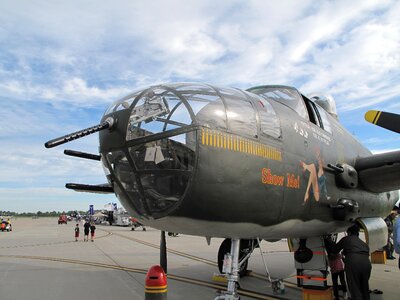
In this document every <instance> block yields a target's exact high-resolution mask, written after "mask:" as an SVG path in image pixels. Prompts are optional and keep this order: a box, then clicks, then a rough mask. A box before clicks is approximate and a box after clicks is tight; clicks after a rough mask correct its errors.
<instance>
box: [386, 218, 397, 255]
mask: <svg viewBox="0 0 400 300" xmlns="http://www.w3.org/2000/svg"><path fill="white" fill-rule="evenodd" d="M396 215H397V214H396V212H394V211H392V213H391V214H390V215H389V216H387V217H386V218H385V222H386V226H387V229H388V240H387V244H386V246H385V247H383V248H384V249H385V252H386V258H387V259H396V258H395V257H394V256H393V252H394V246H393V242H392V240H393V220H394V219H395V218H396Z"/></svg>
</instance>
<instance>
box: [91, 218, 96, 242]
mask: <svg viewBox="0 0 400 300" xmlns="http://www.w3.org/2000/svg"><path fill="white" fill-rule="evenodd" d="M95 231H96V226H94V223H93V222H92V223H91V224H90V240H91V241H92V242H94V232H95Z"/></svg>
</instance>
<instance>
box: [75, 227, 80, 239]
mask: <svg viewBox="0 0 400 300" xmlns="http://www.w3.org/2000/svg"><path fill="white" fill-rule="evenodd" d="M78 238H79V224H76V226H75V242H77V241H78Z"/></svg>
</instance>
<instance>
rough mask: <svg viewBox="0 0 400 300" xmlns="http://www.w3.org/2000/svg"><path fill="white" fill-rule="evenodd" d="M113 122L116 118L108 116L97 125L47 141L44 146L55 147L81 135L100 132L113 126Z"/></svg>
mask: <svg viewBox="0 0 400 300" xmlns="http://www.w3.org/2000/svg"><path fill="white" fill-rule="evenodd" d="M113 124H114V120H113V119H112V118H108V119H106V120H105V121H104V122H103V123H101V124H98V125H96V126H92V127H89V128H85V129H83V130H79V131H76V132H73V133H70V134H67V135H64V136H62V137H59V138H56V139H53V140H50V141H48V142H46V143H45V144H44V146H45V147H46V148H53V147H56V146H59V145H62V144H65V143H68V142H70V141H73V140H76V139H79V138H81V137H84V136H87V135H90V134H93V133H95V132H99V131H101V130H104V129H107V128H111V127H112V126H113Z"/></svg>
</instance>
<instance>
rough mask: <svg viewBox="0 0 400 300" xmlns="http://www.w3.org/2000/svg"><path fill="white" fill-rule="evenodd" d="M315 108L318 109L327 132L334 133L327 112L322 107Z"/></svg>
mask: <svg viewBox="0 0 400 300" xmlns="http://www.w3.org/2000/svg"><path fill="white" fill-rule="evenodd" d="M315 106H316V107H317V109H318V113H319V115H320V117H321V121H322V127H323V128H324V129H325V130H326V131H328V132H329V133H332V127H331V123H330V122H329V118H328V116H327V113H326V111H325V110H324V109H323V108H322V107H321V106H319V105H318V104H315Z"/></svg>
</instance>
